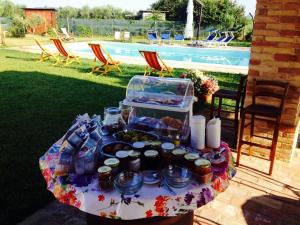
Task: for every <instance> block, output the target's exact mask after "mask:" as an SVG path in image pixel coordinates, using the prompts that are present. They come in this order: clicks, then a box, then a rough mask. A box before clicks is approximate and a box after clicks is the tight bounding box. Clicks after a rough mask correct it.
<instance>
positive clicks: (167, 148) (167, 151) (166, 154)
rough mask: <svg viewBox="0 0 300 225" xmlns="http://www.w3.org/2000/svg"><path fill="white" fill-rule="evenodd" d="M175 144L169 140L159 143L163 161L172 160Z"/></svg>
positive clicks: (169, 161) (168, 162) (168, 161)
mask: <svg viewBox="0 0 300 225" xmlns="http://www.w3.org/2000/svg"><path fill="white" fill-rule="evenodd" d="M174 148H175V145H174V144H172V143H169V142H165V143H163V144H162V145H161V150H162V151H161V154H162V158H163V160H164V161H165V163H167V164H170V163H171V160H172V151H173V150H174Z"/></svg>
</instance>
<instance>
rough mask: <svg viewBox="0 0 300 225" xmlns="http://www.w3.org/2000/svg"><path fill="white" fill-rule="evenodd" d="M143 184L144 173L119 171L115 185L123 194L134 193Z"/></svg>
mask: <svg viewBox="0 0 300 225" xmlns="http://www.w3.org/2000/svg"><path fill="white" fill-rule="evenodd" d="M142 186H143V175H142V174H141V173H136V172H131V171H124V172H121V173H119V174H118V175H117V176H116V178H115V180H114V187H115V188H116V190H117V191H118V192H119V193H120V194H123V195H133V194H135V193H137V192H138V191H139V190H140V189H141V188H142Z"/></svg>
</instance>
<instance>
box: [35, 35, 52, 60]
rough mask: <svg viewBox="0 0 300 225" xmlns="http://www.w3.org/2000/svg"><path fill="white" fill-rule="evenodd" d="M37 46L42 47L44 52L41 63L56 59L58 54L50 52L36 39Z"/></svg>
mask: <svg viewBox="0 0 300 225" xmlns="http://www.w3.org/2000/svg"><path fill="white" fill-rule="evenodd" d="M34 40H35V42H36V44H37V45H38V46H39V47H40V49H41V50H42V53H41V57H40V62H44V61H46V60H48V59H50V58H52V57H53V58H56V54H54V53H52V52H51V51H49V50H48V49H47V48H45V47H44V46H43V45H42V44H41V42H40V41H39V40H38V39H36V38H34Z"/></svg>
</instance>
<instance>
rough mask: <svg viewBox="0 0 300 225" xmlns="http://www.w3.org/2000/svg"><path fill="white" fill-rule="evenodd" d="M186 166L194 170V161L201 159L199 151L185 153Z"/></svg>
mask: <svg viewBox="0 0 300 225" xmlns="http://www.w3.org/2000/svg"><path fill="white" fill-rule="evenodd" d="M184 159H185V164H186V166H187V167H188V168H189V169H190V170H191V171H193V170H194V162H195V160H197V159H199V154H197V153H187V154H185V155H184Z"/></svg>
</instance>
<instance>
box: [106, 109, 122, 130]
mask: <svg viewBox="0 0 300 225" xmlns="http://www.w3.org/2000/svg"><path fill="white" fill-rule="evenodd" d="M104 114H105V117H104V121H103V125H104V126H105V127H106V129H107V131H108V132H109V133H110V134H113V133H117V132H119V131H121V130H123V129H124V127H125V125H126V123H125V121H124V120H123V118H122V115H121V110H120V109H119V108H116V107H109V108H106V109H105V112H104Z"/></svg>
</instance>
